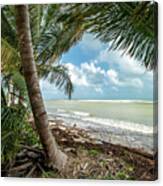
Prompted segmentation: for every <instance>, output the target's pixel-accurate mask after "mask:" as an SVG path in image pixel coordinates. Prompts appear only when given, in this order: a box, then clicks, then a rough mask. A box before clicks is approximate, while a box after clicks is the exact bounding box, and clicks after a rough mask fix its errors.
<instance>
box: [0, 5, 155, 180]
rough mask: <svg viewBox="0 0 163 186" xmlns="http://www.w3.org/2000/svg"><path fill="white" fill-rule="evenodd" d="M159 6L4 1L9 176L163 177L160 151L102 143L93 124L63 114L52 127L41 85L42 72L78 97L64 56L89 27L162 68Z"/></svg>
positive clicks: (5, 164)
mask: <svg viewBox="0 0 163 186" xmlns="http://www.w3.org/2000/svg"><path fill="white" fill-rule="evenodd" d="M156 10H157V8H156V9H153V4H152V3H150V2H136V3H123V5H122V4H121V3H108V4H107V6H106V4H105V3H102V4H99V3H97V4H65V5H64V4H56V5H29V6H28V5H15V6H8V5H5V6H4V7H2V12H1V14H2V15H1V17H2V21H1V23H2V25H3V27H2V36H1V39H2V47H1V55H2V58H1V61H2V69H1V72H2V75H1V124H2V126H1V130H2V133H1V144H2V145H1V160H2V166H1V167H2V176H8V177H12V176H13V177H43V178H80V179H81V178H83V179H125V180H126V179H129V180H133V179H134V180H154V179H156V178H157V152H156V154H155V155H154V156H152V157H147V156H146V155H144V154H141V153H140V154H138V153H137V152H134V151H132V150H131V151H130V150H129V149H125V148H123V147H120V148H119V147H118V146H114V145H112V144H98V143H96V140H95V139H91V138H90V137H89V135H88V134H87V132H86V131H82V130H81V129H77V128H73V127H72V128H71V127H70V128H66V126H62V124H58V125H56V121H53V122H54V123H52V126H51V127H50V126H49V122H50V121H49V120H48V115H47V113H46V110H45V106H44V101H43V98H42V95H41V91H40V87H39V80H40V79H48V80H49V82H50V83H54V84H55V85H56V87H57V88H59V89H61V90H62V91H64V93H65V94H66V95H68V98H69V99H70V98H71V95H72V93H73V84H72V82H71V78H70V76H69V73H68V69H67V68H66V67H65V66H64V65H62V64H59V63H58V62H57V61H58V59H59V58H60V57H61V55H62V54H63V53H65V52H67V51H68V50H69V49H70V48H71V47H72V46H73V45H74V44H76V43H77V42H78V41H80V39H81V38H82V36H83V34H84V32H86V31H87V32H90V33H92V34H94V35H96V37H97V38H99V39H100V40H101V41H103V42H105V43H109V42H112V43H113V44H112V46H111V49H112V50H118V49H124V51H125V52H126V53H128V54H130V55H131V56H133V57H135V58H136V59H141V60H142V61H143V65H145V67H146V68H147V69H156V68H157V61H156V60H155V59H156V57H157V54H156V52H155V49H156V46H157V35H156V30H155V29H156V28H154V24H153V22H154V19H155V18H156V16H157V11H156ZM139 15H141V16H139ZM108 17H109V19H108ZM106 20H107V21H106ZM126 25H127V28H128V31H127V30H126V29H124V26H125V28H126ZM126 31H127V32H126ZM133 41H134V42H133ZM153 172H155V173H153Z"/></svg>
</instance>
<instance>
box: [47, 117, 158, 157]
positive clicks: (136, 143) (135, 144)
mask: <svg viewBox="0 0 163 186" xmlns="http://www.w3.org/2000/svg"><path fill="white" fill-rule="evenodd" d="M48 117H49V121H51V122H56V121H57V122H58V121H59V124H60V125H64V126H66V127H74V126H75V128H78V129H83V130H85V131H86V132H87V133H89V135H90V136H92V137H93V138H94V139H96V140H98V141H101V142H102V143H106V144H107V143H108V144H113V145H118V146H122V147H124V148H128V149H133V150H134V151H141V152H142V154H148V156H153V155H154V154H155V153H156V149H154V147H153V146H151V145H149V144H148V143H149V140H153V136H154V135H153V134H150V135H149V134H147V135H146V134H143V136H141V135H140V133H138V132H135V131H133V132H131V131H130V132H126V130H123V129H119V128H118V129H117V128H115V127H110V126H106V125H99V126H98V125H90V124H89V125H87V123H86V122H85V123H84V124H83V123H77V122H72V121H71V122H70V121H68V120H67V118H66V119H65V118H61V117H56V116H55V115H52V114H48ZM153 141H154V140H153ZM153 141H151V142H150V143H151V144H152V142H153ZM152 147H153V148H152Z"/></svg>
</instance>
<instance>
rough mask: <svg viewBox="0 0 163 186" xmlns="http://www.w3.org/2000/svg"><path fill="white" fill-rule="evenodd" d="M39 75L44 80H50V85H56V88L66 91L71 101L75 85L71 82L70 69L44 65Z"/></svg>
mask: <svg viewBox="0 0 163 186" xmlns="http://www.w3.org/2000/svg"><path fill="white" fill-rule="evenodd" d="M39 69H40V70H39V75H40V77H42V78H43V79H48V80H49V82H50V83H55V85H56V87H58V88H59V89H61V90H64V92H65V94H67V95H68V96H69V99H71V94H72V92H73V84H72V82H71V79H70V76H69V73H68V69H67V68H66V67H65V66H63V65H55V66H51V65H42V66H40V68H39Z"/></svg>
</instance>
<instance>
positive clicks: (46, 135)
mask: <svg viewBox="0 0 163 186" xmlns="http://www.w3.org/2000/svg"><path fill="white" fill-rule="evenodd" d="M15 9H16V25H17V33H18V40H19V47H20V55H21V62H22V66H23V73H24V77H25V81H26V85H27V90H28V96H29V99H30V103H31V107H32V112H33V116H34V120H35V124H36V128H37V131H38V134H39V137H40V140H41V143H42V145H43V147H44V150H45V152H46V155H47V158H48V159H49V161H50V163H52V165H53V166H54V167H56V168H57V169H59V170H61V169H63V168H64V167H65V165H66V162H67V156H66V155H65V154H64V153H63V152H62V151H61V150H60V149H59V147H58V145H57V143H56V141H55V138H54V137H53V135H52V133H51V131H50V129H49V125H48V116H47V113H46V110H45V107H44V103H43V99H42V95H41V91H40V87H39V80H38V75H37V70H36V65H35V62H34V56H33V47H32V41H31V32H30V23H29V12H28V5H16V6H15Z"/></svg>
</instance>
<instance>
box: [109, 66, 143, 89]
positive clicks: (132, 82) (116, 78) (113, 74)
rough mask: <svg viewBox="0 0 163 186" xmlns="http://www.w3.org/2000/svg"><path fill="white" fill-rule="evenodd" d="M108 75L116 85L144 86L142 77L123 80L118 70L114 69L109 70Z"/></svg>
mask: <svg viewBox="0 0 163 186" xmlns="http://www.w3.org/2000/svg"><path fill="white" fill-rule="evenodd" d="M107 75H108V78H109V80H110V82H111V83H112V84H113V85H115V86H119V87H136V88H142V87H143V82H142V80H141V79H140V78H123V79H122V80H120V79H119V74H118V72H117V71H115V70H114V69H110V70H108V71H107ZM114 89H115V88H114Z"/></svg>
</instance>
